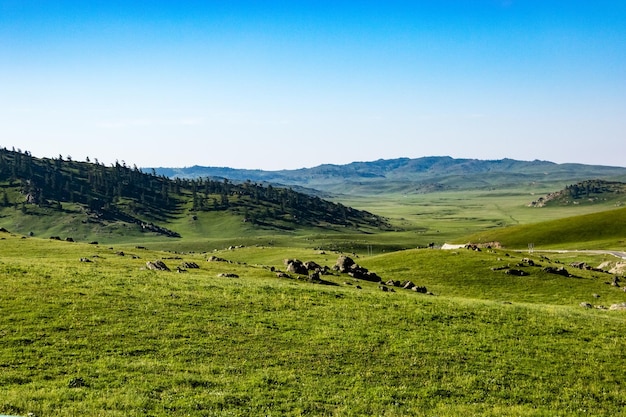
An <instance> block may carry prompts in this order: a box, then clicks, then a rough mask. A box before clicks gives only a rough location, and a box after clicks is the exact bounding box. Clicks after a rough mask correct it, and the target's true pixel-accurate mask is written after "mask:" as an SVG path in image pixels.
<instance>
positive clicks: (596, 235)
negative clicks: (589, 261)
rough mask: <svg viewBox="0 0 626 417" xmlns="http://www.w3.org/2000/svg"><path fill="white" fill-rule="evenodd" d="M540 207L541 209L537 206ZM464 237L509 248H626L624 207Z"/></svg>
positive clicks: (467, 239) (625, 214)
mask: <svg viewBox="0 0 626 417" xmlns="http://www.w3.org/2000/svg"><path fill="white" fill-rule="evenodd" d="M537 210H541V209H537ZM464 240H465V241H470V242H475V243H481V242H500V243H501V244H502V245H503V246H505V247H509V248H525V247H527V245H528V244H529V243H534V245H535V247H536V248H539V247H541V248H569V249H596V248H599V249H604V248H612V249H625V248H626V207H624V208H618V209H614V210H608V211H603V212H600V213H592V214H586V215H581V216H572V217H567V218H563V219H558V220H551V221H547V222H541V223H536V224H526V225H519V226H512V227H506V228H502V229H495V230H489V231H485V232H482V233H477V234H474V235H471V236H469V237H467V238H466V239H464Z"/></svg>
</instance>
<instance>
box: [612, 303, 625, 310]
mask: <svg viewBox="0 0 626 417" xmlns="http://www.w3.org/2000/svg"><path fill="white" fill-rule="evenodd" d="M609 310H620V311H624V310H626V303H619V304H612V305H611V307H609Z"/></svg>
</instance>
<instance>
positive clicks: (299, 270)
mask: <svg viewBox="0 0 626 417" xmlns="http://www.w3.org/2000/svg"><path fill="white" fill-rule="evenodd" d="M283 262H284V264H285V265H286V266H287V272H289V273H291V274H298V275H308V274H309V270H308V269H307V267H306V266H304V263H302V261H299V260H298V259H285V260H284V261H283Z"/></svg>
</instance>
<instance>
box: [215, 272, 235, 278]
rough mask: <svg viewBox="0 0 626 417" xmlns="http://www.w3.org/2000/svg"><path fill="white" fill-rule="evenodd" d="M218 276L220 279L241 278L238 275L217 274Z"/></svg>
mask: <svg viewBox="0 0 626 417" xmlns="http://www.w3.org/2000/svg"><path fill="white" fill-rule="evenodd" d="M217 276H218V277H219V278H239V275H237V274H231V273H222V274H217Z"/></svg>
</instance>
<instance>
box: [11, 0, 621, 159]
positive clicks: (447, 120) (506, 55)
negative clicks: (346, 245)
mask: <svg viewBox="0 0 626 417" xmlns="http://www.w3.org/2000/svg"><path fill="white" fill-rule="evenodd" d="M625 139H626V2H624V1H603V0H597V1H593V2H592V1H576V0H569V1H550V0H544V1H540V0H524V1H522V0H482V1H481V0H477V1H464V0H458V1H451V0H442V1H402V0H387V1H377V0H370V1H341V0H337V1H324V0H322V1H275V0H263V1H260V0H259V1H252V0H248V1H238V0H229V1H226V0H224V1H217V0H216V1H199V0H198V1H156V0H153V1H132V0H126V1H116V0H108V1H86V0H85V1H55V0H47V1H31V0H12V1H7V0H0V146H5V147H8V148H11V147H15V148H19V149H21V150H28V151H30V152H32V153H33V155H35V156H41V157H43V156H46V157H51V156H57V155H59V154H62V155H63V156H66V155H71V156H72V157H73V158H74V159H76V160H84V159H85V158H86V157H87V156H89V157H90V158H91V159H92V160H93V159H94V158H98V159H99V160H100V161H102V162H105V163H111V162H114V161H115V160H120V161H122V160H123V161H125V162H127V163H128V164H137V165H138V166H143V167H148V166H170V167H181V166H191V165H211V166H230V167H236V168H262V169H285V168H300V167H311V166H315V165H319V164H322V163H336V164H342V163H349V162H352V161H368V160H376V159H379V158H396V157H421V156H431V155H450V156H453V157H459V158H478V159H500V158H514V159H523V160H533V159H542V160H550V161H554V162H580V163H588V164H602V165H619V166H626V145H625V143H626V140H625Z"/></svg>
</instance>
